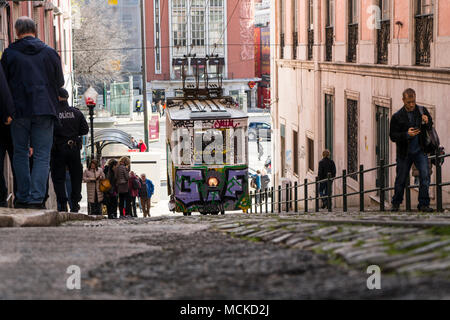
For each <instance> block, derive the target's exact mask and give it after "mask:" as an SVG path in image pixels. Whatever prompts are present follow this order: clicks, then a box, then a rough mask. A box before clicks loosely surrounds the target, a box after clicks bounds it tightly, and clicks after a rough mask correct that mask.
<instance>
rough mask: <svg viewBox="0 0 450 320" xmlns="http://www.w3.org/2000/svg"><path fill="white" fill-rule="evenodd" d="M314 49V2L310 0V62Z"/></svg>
mask: <svg viewBox="0 0 450 320" xmlns="http://www.w3.org/2000/svg"><path fill="white" fill-rule="evenodd" d="M313 47H314V0H308V60H312V58H313Z"/></svg>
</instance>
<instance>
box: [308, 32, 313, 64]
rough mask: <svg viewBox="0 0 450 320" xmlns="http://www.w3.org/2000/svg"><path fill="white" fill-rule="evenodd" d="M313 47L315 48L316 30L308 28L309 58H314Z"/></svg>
mask: <svg viewBox="0 0 450 320" xmlns="http://www.w3.org/2000/svg"><path fill="white" fill-rule="evenodd" d="M313 48H314V30H312V29H309V30H308V60H312V59H313Z"/></svg>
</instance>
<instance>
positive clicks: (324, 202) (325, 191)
mask: <svg viewBox="0 0 450 320" xmlns="http://www.w3.org/2000/svg"><path fill="white" fill-rule="evenodd" d="M332 189H333V188H331V190H330V196H331V193H332ZM319 193H320V196H321V197H326V196H328V184H327V183H326V182H322V183H320V185H319ZM322 208H328V199H327V198H324V199H322Z"/></svg>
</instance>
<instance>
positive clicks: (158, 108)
mask: <svg viewBox="0 0 450 320" xmlns="http://www.w3.org/2000/svg"><path fill="white" fill-rule="evenodd" d="M149 104H150V102H149V101H147V107H149ZM165 109H166V105H165V104H164V105H163V104H162V102H161V100H160V101H158V103H155V102H154V101H153V102H152V109H151V110H152V112H158V113H159V115H160V116H161V117H162V116H164V113H165ZM135 110H136V112H137V114H138V117H140V115H141V113H142V111H143V110H144V105H143V102H142V101H141V99H137V100H136V104H135Z"/></svg>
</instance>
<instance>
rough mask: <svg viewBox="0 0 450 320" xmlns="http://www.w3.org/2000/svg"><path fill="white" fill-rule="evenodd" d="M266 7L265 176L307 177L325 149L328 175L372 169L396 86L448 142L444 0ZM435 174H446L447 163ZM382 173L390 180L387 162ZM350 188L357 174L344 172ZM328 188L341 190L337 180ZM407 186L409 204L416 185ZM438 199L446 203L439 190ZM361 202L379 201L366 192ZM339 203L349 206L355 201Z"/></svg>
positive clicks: (327, 0) (276, 1)
mask: <svg viewBox="0 0 450 320" xmlns="http://www.w3.org/2000/svg"><path fill="white" fill-rule="evenodd" d="M272 8H277V10H272V16H271V25H272V32H271V42H272V43H273V44H275V45H274V46H272V62H271V63H272V70H273V72H272V79H271V88H272V101H273V103H274V104H273V109H272V117H273V120H274V128H275V129H277V130H278V132H279V133H280V134H279V136H278V138H277V139H278V140H277V141H276V142H275V143H274V153H273V154H274V155H276V156H275V157H274V166H275V169H276V170H275V177H274V178H275V183H277V184H279V183H282V182H294V181H298V182H299V183H300V182H301V183H303V181H304V179H308V180H309V181H313V180H315V177H316V176H317V173H318V162H319V161H320V160H321V158H322V151H323V150H324V149H330V150H331V153H332V158H333V160H334V161H335V162H336V166H337V170H338V174H342V170H344V169H345V170H347V171H348V172H354V171H357V170H359V165H360V164H362V165H364V166H365V168H372V167H375V166H377V165H378V163H379V161H380V160H381V159H384V160H385V161H388V162H390V163H393V162H395V159H396V155H395V152H396V150H395V144H394V143H392V142H391V141H390V140H389V121H390V119H391V117H392V115H393V114H394V113H395V112H396V111H397V110H399V109H400V108H401V107H402V106H403V103H402V92H403V90H405V89H406V88H413V89H414V90H415V91H416V93H417V103H418V104H421V105H423V106H426V107H427V108H428V109H429V110H430V112H431V114H432V116H433V118H434V121H435V128H436V130H437V131H438V133H439V134H440V138H441V144H442V145H443V146H444V147H447V149H448V146H450V135H448V132H449V131H448V130H449V129H448V128H449V125H450V113H449V112H448V106H447V104H448V101H449V99H450V55H449V54H448V52H449V49H450V26H449V23H448V19H449V18H450V4H449V2H448V1H446V0H421V1H420V0H272ZM433 171H435V170H433ZM442 172H443V180H444V181H449V180H450V170H449V166H448V164H447V163H445V164H444V167H443V171H442ZM386 179H388V180H387V181H389V184H390V185H391V186H393V185H394V179H395V169H394V168H393V169H391V170H390V172H389V174H387V176H386ZM433 181H435V174H433V175H432V182H433ZM377 183H378V182H377V175H376V172H373V173H372V174H367V175H366V177H365V186H366V188H374V187H375V186H376V185H377ZM411 183H413V180H411ZM358 190H359V182H358V180H357V179H353V178H349V179H348V192H353V191H358ZM311 192H312V193H311V196H313V190H311ZM334 192H335V193H341V192H342V188H341V186H340V183H339V184H335V185H334ZM411 192H412V200H413V201H416V200H417V192H416V190H412V191H411ZM430 194H431V195H432V198H433V195H434V188H431V189H430ZM391 196H392V193H389V194H388V195H387V198H386V201H390V198H391ZM443 197H444V202H446V203H449V202H450V189H449V188H445V187H444V196H443ZM365 200H366V203H367V204H371V205H376V204H378V203H379V197H378V195H376V194H375V193H374V194H372V195H371V196H367V197H366V199H365ZM349 201H350V202H349V204H350V205H351V204H357V203H358V201H359V198H358V196H355V197H350V198H349ZM432 203H433V200H432ZM335 204H336V205H338V206H339V205H341V201H340V200H335Z"/></svg>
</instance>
